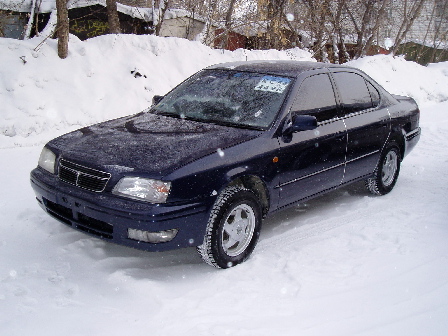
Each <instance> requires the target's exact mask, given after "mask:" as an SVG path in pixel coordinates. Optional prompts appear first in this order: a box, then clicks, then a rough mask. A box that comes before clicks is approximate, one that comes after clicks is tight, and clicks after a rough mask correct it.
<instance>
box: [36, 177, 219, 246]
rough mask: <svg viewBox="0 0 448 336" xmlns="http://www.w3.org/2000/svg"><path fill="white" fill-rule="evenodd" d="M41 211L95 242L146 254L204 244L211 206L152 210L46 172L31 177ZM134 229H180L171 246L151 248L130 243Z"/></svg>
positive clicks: (195, 205) (147, 205)
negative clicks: (109, 243)
mask: <svg viewBox="0 0 448 336" xmlns="http://www.w3.org/2000/svg"><path fill="white" fill-rule="evenodd" d="M30 178H31V186H32V187H33V189H34V192H35V194H36V199H37V201H38V202H39V205H40V206H41V207H42V208H43V209H44V210H45V211H46V212H47V213H48V214H50V215H51V216H52V217H54V218H56V219H57V220H59V221H60V222H62V223H64V224H66V225H68V226H70V227H72V228H73V229H76V230H78V231H81V232H84V233H86V234H89V235H91V236H95V237H97V238H100V239H103V240H106V241H109V242H112V243H116V244H119V245H125V246H129V247H133V248H136V249H140V250H146V251H166V250H172V249H177V248H182V247H187V246H197V245H200V244H202V241H203V239H204V234H205V227H206V224H207V220H208V214H209V208H210V206H211V204H206V202H197V203H189V204H181V205H169V204H163V205H162V204H159V205H154V204H148V203H144V202H138V201H132V200H127V199H122V198H119V197H115V196H113V195H109V194H107V193H94V192H90V191H86V190H83V189H80V188H77V187H74V186H71V185H68V184H66V183H64V182H61V181H60V180H59V179H58V178H57V177H56V176H54V175H51V174H49V173H47V172H45V171H43V170H41V169H40V168H36V169H34V170H33V171H32V172H31V176H30ZM128 229H137V230H144V231H150V232H159V231H165V230H171V229H178V232H177V235H176V236H175V237H174V238H173V239H172V240H171V241H169V242H164V243H157V244H152V243H147V242H143V241H137V240H134V239H130V238H128Z"/></svg>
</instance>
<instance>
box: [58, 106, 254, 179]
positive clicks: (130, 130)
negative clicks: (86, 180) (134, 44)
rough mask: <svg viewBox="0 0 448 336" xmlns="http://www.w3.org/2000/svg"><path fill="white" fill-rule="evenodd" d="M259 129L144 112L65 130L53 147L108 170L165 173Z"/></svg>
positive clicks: (237, 141)
mask: <svg viewBox="0 0 448 336" xmlns="http://www.w3.org/2000/svg"><path fill="white" fill-rule="evenodd" d="M260 133H261V131H257V130H249V129H240V128H234V127H227V126H221V125H215V124H207V123H202V122H197V121H191V120H183V119H178V118H173V117H166V116H160V115H155V114H152V113H148V112H142V113H139V114H136V115H133V116H130V117H124V118H120V119H115V120H111V121H107V122H104V123H100V124H96V125H93V126H90V127H85V128H82V129H79V130H77V131H74V132H71V133H68V134H65V135H63V136H61V137H59V138H56V139H54V140H52V141H51V142H50V143H49V146H50V147H53V148H57V149H58V151H59V153H60V154H61V155H62V157H64V158H66V159H68V160H74V161H76V162H79V163H84V164H85V163H88V164H89V166H94V167H102V168H103V169H105V170H107V171H111V172H114V171H121V172H122V171H135V172H145V173H148V174H150V175H153V176H160V177H161V176H164V175H166V174H168V173H170V172H172V171H173V170H175V169H177V168H179V167H181V166H184V165H186V164H188V163H189V162H192V161H194V160H197V159H199V158H201V157H204V156H206V155H208V154H211V153H214V152H216V151H217V150H218V149H219V148H221V149H223V148H227V147H231V146H234V145H236V144H238V143H241V142H245V141H248V140H250V139H252V138H254V137H257V136H258V135H260Z"/></svg>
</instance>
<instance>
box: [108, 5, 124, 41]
mask: <svg viewBox="0 0 448 336" xmlns="http://www.w3.org/2000/svg"><path fill="white" fill-rule="evenodd" d="M106 8H107V22H108V23H109V32H110V33H111V34H120V33H121V28H120V19H119V18H118V11H117V0H106Z"/></svg>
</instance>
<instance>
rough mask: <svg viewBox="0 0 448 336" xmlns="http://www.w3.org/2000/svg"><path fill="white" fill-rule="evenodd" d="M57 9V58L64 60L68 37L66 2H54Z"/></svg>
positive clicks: (62, 0) (58, 0) (66, 53)
mask: <svg viewBox="0 0 448 336" xmlns="http://www.w3.org/2000/svg"><path fill="white" fill-rule="evenodd" d="M56 8H57V18H58V23H57V28H56V29H57V30H56V31H57V36H58V56H59V57H60V58H66V57H67V55H68V36H69V22H68V10H67V0H56Z"/></svg>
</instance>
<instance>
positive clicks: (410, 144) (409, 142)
mask: <svg viewBox="0 0 448 336" xmlns="http://www.w3.org/2000/svg"><path fill="white" fill-rule="evenodd" d="M421 132H422V131H421V128H420V127H417V128H416V129H414V130H413V131H411V132H409V133H406V134H405V140H406V145H405V151H404V156H406V155H408V154H409V153H410V152H411V150H412V149H413V148H414V147H415V145H416V144H417V142H418V141H419V140H420V135H421Z"/></svg>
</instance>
